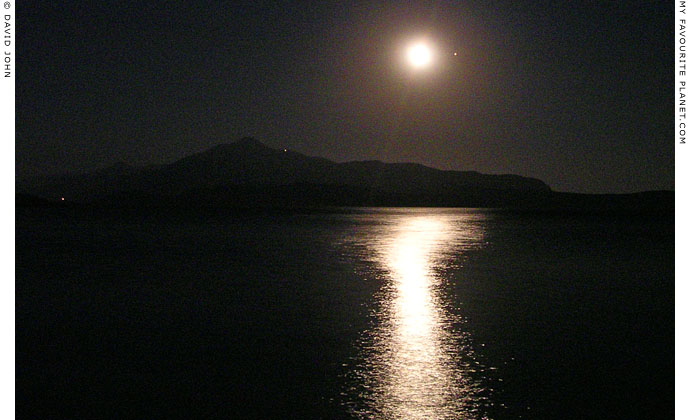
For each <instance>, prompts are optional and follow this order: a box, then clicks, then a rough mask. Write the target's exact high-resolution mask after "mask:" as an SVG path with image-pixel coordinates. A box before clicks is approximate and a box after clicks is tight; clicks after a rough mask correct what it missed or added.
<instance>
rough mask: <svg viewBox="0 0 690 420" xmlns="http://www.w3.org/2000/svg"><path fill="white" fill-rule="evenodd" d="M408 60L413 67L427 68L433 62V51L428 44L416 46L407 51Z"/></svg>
mask: <svg viewBox="0 0 690 420" xmlns="http://www.w3.org/2000/svg"><path fill="white" fill-rule="evenodd" d="M407 58H408V60H410V64H412V66H413V67H417V68H421V67H426V66H428V65H429V63H430V62H431V50H430V49H429V47H428V46H427V45H426V44H423V43H418V44H414V45H413V46H411V47H410V49H408V50H407Z"/></svg>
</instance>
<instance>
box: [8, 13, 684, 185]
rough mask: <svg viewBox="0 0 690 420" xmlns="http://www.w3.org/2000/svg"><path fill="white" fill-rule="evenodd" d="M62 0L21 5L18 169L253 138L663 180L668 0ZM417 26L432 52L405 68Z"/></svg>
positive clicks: (515, 169)
mask: <svg viewBox="0 0 690 420" xmlns="http://www.w3.org/2000/svg"><path fill="white" fill-rule="evenodd" d="M60 3H61V2H18V4H17V20H16V22H17V51H16V52H17V85H16V92H17V97H16V113H17V124H16V168H17V169H16V170H17V175H20V176H26V175H33V174H46V173H59V172H65V171H75V170H87V169H94V168H99V167H104V166H108V165H111V164H113V163H116V162H118V161H124V162H127V163H130V164H135V165H143V164H149V163H167V162H172V161H174V160H176V159H179V158H181V157H183V156H185V155H188V154H191V153H195V152H199V151H202V150H205V149H207V148H209V147H211V146H213V145H215V144H218V143H228V142H232V141H235V140H237V139H239V138H240V137H243V136H254V137H256V138H258V139H259V140H261V141H263V142H264V143H266V144H267V145H269V146H271V147H275V148H278V147H280V148H283V147H286V148H289V149H293V150H296V151H299V152H301V153H304V154H307V155H313V156H323V157H326V158H329V159H332V160H335V161H347V160H363V159H379V160H383V161H386V162H402V161H413V162H419V163H422V164H425V165H429V166H433V167H436V168H441V169H455V170H476V171H479V172H484V173H514V174H518V175H524V176H531V177H536V178H539V179H541V180H543V181H545V182H546V183H547V184H549V185H550V186H551V187H552V188H553V189H555V190H557V191H572V192H595V193H600V192H634V191H642V190H651V189H673V188H674V181H673V180H674V167H673V150H674V143H673V93H672V91H673V80H674V78H673V77H674V76H673V4H672V3H668V2H659V1H627V2H613V1H611V2H609V1H596V2H594V1H579V2H572V1H553V0H551V1H541V0H529V1H526V0H525V1H520V0H514V1H510V2H509V1H486V0H483V1H478V0H477V1H434V2H431V1H429V2H423V1H389V2H384V1H364V0H357V1H346V0H339V1H337V2H330V1H317V2H316V1H315V2H306V1H294V2H277V1H276V2H270V1H259V0H253V1H249V2H239V1H235V2H222V1H207V0H197V1H184V2H167V1H165V2H164V1H157V0H147V1H92V2H83V3H82V2H64V4H60ZM419 38H424V39H426V40H428V42H430V44H432V45H433V48H434V52H435V61H434V63H433V65H432V66H430V67H429V68H428V69H424V70H413V69H412V68H411V67H410V66H409V65H408V64H407V63H405V62H404V60H403V55H404V51H405V48H406V46H407V45H409V43H410V42H411V41H413V40H416V39H419ZM454 53H457V56H456V55H454Z"/></svg>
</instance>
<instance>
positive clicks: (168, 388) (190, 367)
mask: <svg viewBox="0 0 690 420" xmlns="http://www.w3.org/2000/svg"><path fill="white" fill-rule="evenodd" d="M15 264H16V279H15V288H16V297H15V299H16V308H15V315H16V343H15V351H16V366H15V367H16V377H15V383H16V412H17V418H27V419H102V418H117V419H123V418H137V419H156V418H161V419H163V418H165V419H169V418H187V419H194V418H200V419H201V418H203V419H207V418H218V419H390V420H393V419H636V418H639V419H670V418H673V415H674V223H673V215H672V214H671V215H661V216H659V215H656V216H650V215H646V216H644V215H623V214H606V215H601V214H599V215H597V214H576V213H567V214H565V213H556V212H550V213H547V212H511V211H505V210H494V209H464V208H335V209H328V210H318V211H317V210H305V211H289V212H288V211H284V212H279V211H255V212H231V213H223V212H213V213H204V212H198V213H194V214H189V213H186V214H174V213H170V212H167V213H165V214H157V213H156V212H153V211H151V212H148V213H146V214H136V213H129V214H120V213H118V212H114V211H111V212H94V211H92V212H88V211H77V210H61V209H30V208H21V209H20V208H18V209H17V213H16V258H15Z"/></svg>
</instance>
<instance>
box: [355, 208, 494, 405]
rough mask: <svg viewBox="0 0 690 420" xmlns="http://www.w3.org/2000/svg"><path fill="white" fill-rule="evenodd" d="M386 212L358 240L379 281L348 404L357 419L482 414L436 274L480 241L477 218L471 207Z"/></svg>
mask: <svg viewBox="0 0 690 420" xmlns="http://www.w3.org/2000/svg"><path fill="white" fill-rule="evenodd" d="M392 218H393V220H392V221H391V223H389V224H386V225H383V226H380V229H379V230H378V231H377V232H376V234H374V235H365V236H364V239H362V240H363V241H364V242H365V243H364V244H363V245H364V249H366V250H367V252H369V254H370V258H372V259H373V261H372V262H373V263H374V264H375V265H376V266H377V267H376V269H377V270H379V271H380V272H382V273H385V274H383V275H384V276H385V280H384V281H385V283H384V284H385V285H384V286H383V288H382V290H381V291H380V293H379V295H378V296H377V301H378V302H377V303H378V305H377V310H376V311H375V312H374V313H373V314H372V316H373V318H374V319H373V321H374V322H373V324H374V325H375V326H374V327H373V328H372V330H370V331H366V332H365V333H364V334H363V336H362V338H361V340H360V343H359V346H360V351H361V359H360V361H359V362H358V363H357V366H356V368H355V369H354V370H353V372H352V377H353V378H354V380H353V382H354V384H353V385H352V389H351V390H350V393H351V394H355V395H351V399H354V400H356V401H358V403H352V404H351V405H352V411H353V413H354V414H356V415H357V416H359V417H360V418H382V419H455V418H483V415H482V406H483V405H484V404H485V403H486V396H485V394H486V392H485V390H484V389H482V387H481V384H480V383H479V380H478V379H477V378H478V375H476V374H474V373H476V370H477V368H478V366H477V362H476V361H475V360H474V353H473V351H472V349H471V347H470V345H469V342H468V339H467V336H466V334H465V333H463V331H462V330H461V329H460V326H461V324H460V319H459V317H458V316H457V315H455V314H454V308H452V307H451V302H452V301H453V300H452V299H451V298H450V297H449V296H448V295H447V294H448V293H447V292H446V291H445V290H444V286H445V284H446V282H447V279H446V278H444V276H443V274H442V273H443V272H444V269H447V268H450V267H451V266H452V265H454V264H457V263H458V259H459V258H460V257H461V254H462V252H463V250H465V249H468V248H470V247H475V246H478V244H480V243H481V240H482V237H483V230H482V224H481V220H478V216H477V215H472V214H465V215H445V214H440V215H433V216H429V215H420V214H403V215H395V216H392ZM359 405H362V406H359Z"/></svg>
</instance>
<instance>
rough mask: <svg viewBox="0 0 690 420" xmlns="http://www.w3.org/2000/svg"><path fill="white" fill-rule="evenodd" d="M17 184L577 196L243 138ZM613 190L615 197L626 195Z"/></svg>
mask: <svg viewBox="0 0 690 420" xmlns="http://www.w3.org/2000/svg"><path fill="white" fill-rule="evenodd" d="M17 192H18V193H22V194H29V195H31V196H35V197H39V198H42V199H47V200H55V201H57V200H61V198H62V197H64V198H65V200H66V201H67V202H70V203H83V204H86V203H90V204H94V203H98V204H101V205H106V206H135V207H141V206H146V207H151V206H155V207H192V208H196V207H206V206H210V207H235V208H237V207H243V208H252V207H311V206H463V207H518V208H551V207H554V206H555V207H564V206H565V207H568V206H573V207H575V208H577V206H578V201H582V200H581V198H582V197H583V196H582V195H579V194H575V195H568V194H562V193H554V192H552V191H551V189H550V188H549V187H548V186H547V185H546V184H545V183H544V182H542V181H540V180H538V179H534V178H526V177H521V176H517V175H485V174H480V173H478V172H473V171H468V172H461V171H443V170H438V169H434V168H430V167H426V166H423V165H419V164H414V163H383V162H380V161H356V162H346V163H336V162H333V161H330V160H327V159H323V158H319V157H310V156H305V155H303V154H300V153H297V152H293V151H289V150H276V149H272V148H270V147H267V146H266V145H264V144H262V143H261V142H259V141H258V140H256V139H253V138H249V137H247V138H243V139H241V140H239V141H236V142H234V143H230V144H221V145H218V146H215V147H213V148H211V149H209V150H206V151H204V152H201V153H197V154H194V155H190V156H187V157H185V158H183V159H180V160H178V161H176V162H173V163H171V164H168V165H162V166H149V167H134V166H130V165H127V164H123V163H120V164H116V165H114V166H112V167H109V168H106V169H102V170H98V171H94V172H89V173H83V174H69V175H62V176H59V177H47V178H34V179H31V180H24V181H19V180H18V181H17ZM665 196H668V193H666V195H665ZM671 196H672V193H671ZM22 197H23V198H22V202H27V200H26V196H22ZM588 197H590V199H589V201H587V200H585V201H587V203H588V205H590V206H592V205H593V206H595V207H596V206H600V207H601V206H602V205H603V207H606V205H608V204H610V203H614V204H616V203H615V202H616V200H615V199H614V200H613V201H612V200H610V199H606V198H603V199H602V198H601V197H603V196H600V198H592V197H595V196H588ZM618 197H619V199H618V201H626V199H620V196H618ZM657 198H658V197H657ZM602 200H603V204H602ZM627 201H630V200H627ZM627 201H626V202H627ZM633 201H634V200H633ZM638 201H640V200H638ZM642 201H645V200H642ZM614 204H612V205H614ZM618 204H620V203H618ZM618 204H616V205H618ZM614 207H615V206H614ZM619 207H620V206H619Z"/></svg>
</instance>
